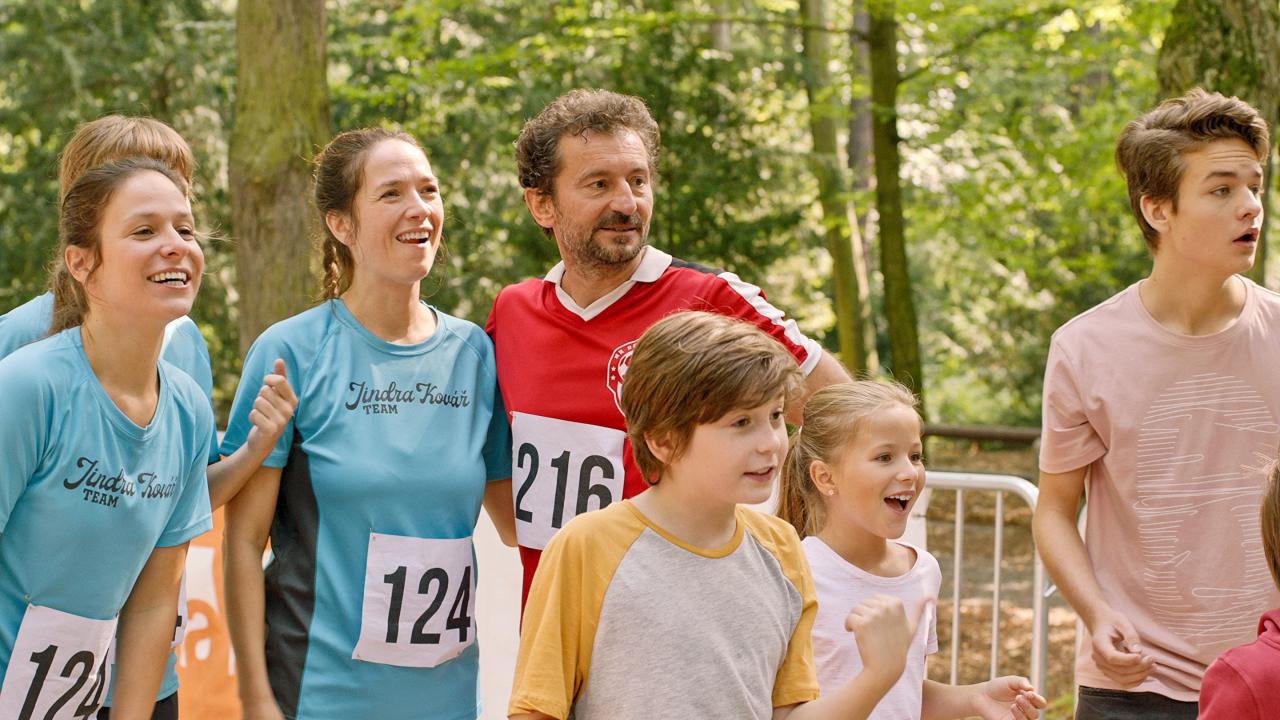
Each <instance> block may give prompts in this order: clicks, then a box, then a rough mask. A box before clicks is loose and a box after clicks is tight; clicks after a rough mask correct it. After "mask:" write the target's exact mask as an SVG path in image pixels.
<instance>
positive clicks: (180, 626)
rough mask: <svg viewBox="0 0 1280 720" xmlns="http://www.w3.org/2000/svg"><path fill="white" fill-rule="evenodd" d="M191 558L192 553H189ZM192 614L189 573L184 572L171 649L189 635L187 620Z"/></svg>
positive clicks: (179, 586)
mask: <svg viewBox="0 0 1280 720" xmlns="http://www.w3.org/2000/svg"><path fill="white" fill-rule="evenodd" d="M187 557H188V558H190V557H191V555H190V553H188V554H187ZM189 618H190V615H188V614H187V573H186V572H183V573H182V581H181V583H180V584H179V585H178V621H177V622H176V623H175V624H174V626H173V642H172V643H170V644H169V649H170V650H175V649H177V647H178V646H179V645H181V644H182V639H183V638H185V637H186V636H187V621H188V619H189Z"/></svg>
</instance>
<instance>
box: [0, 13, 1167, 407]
mask: <svg viewBox="0 0 1280 720" xmlns="http://www.w3.org/2000/svg"><path fill="white" fill-rule="evenodd" d="M1172 4H1173V1H1172V0H1137V1H1134V2H1119V1H1118V0H1086V1H1084V2H1071V3H1065V2H1058V3H1055V2H1050V1H1049V0H1022V1H1020V2H1015V1H1014V0H972V1H969V2H955V1H951V0H898V15H899V20H900V23H901V27H902V35H901V37H900V41H901V42H900V46H899V47H900V54H901V57H902V72H903V75H904V78H906V79H905V80H904V82H903V84H902V86H901V88H900V91H899V107H898V111H899V114H900V118H901V119H900V131H901V134H902V136H903V143H902V151H903V174H902V177H903V187H904V193H905V194H904V214H905V219H906V233H907V252H908V254H909V256H910V262H911V270H912V281H913V285H914V288H913V289H914V293H915V299H916V302H917V303H918V310H917V311H918V313H919V317H920V325H921V328H920V330H921V350H922V353H923V356H924V358H925V369H924V375H925V378H926V382H927V392H928V394H929V396H930V404H931V413H932V415H933V416H934V417H935V418H937V419H940V420H941V419H945V420H947V421H952V422H989V423H1001V424H1035V423H1036V421H1037V418H1038V413H1039V395H1040V376H1041V374H1042V371H1043V362H1044V354H1045V350H1046V348H1047V346H1048V340H1049V335H1050V334H1051V332H1052V331H1053V329H1054V328H1055V327H1057V326H1058V325H1060V324H1061V323H1062V322H1064V321H1065V320H1066V319H1068V318H1070V317H1071V316H1073V315H1075V314H1077V313H1079V312H1081V311H1083V310H1084V309H1086V308H1088V307H1090V306H1091V305H1093V304H1095V303H1097V302H1099V301H1101V300H1102V299H1104V298H1105V297H1107V296H1109V295H1111V294H1112V293H1114V292H1116V291H1118V290H1120V289H1121V288H1123V287H1124V286H1125V285H1126V284H1128V283H1130V282H1132V281H1134V280H1136V279H1137V278H1138V277H1140V276H1141V274H1142V273H1143V271H1144V270H1145V268H1146V267H1147V259H1146V256H1145V250H1144V248H1143V246H1142V241H1141V238H1140V236H1139V234H1138V232H1137V229H1136V227H1135V226H1134V223H1133V221H1132V219H1131V218H1130V216H1129V214H1128V208H1127V205H1126V202H1125V195H1124V190H1123V186H1122V183H1121V181H1120V178H1119V176H1118V174H1117V173H1116V171H1115V170H1114V167H1113V164H1112V159H1111V153H1112V146H1113V142H1114V139H1115V137H1116V135H1117V134H1118V132H1119V130H1120V128H1121V127H1122V125H1123V123H1124V122H1125V121H1127V120H1128V119H1129V118H1131V117H1133V116H1134V115H1136V114H1138V113H1139V112H1141V111H1143V110H1145V109H1146V108H1147V107H1149V106H1150V105H1151V104H1152V103H1153V102H1154V100H1155V99H1156V82H1155V55H1156V51H1157V48H1158V47H1159V44H1160V40H1161V36H1162V33H1163V32H1164V29H1165V28H1166V27H1168V25H1169V22H1170V8H1171V6H1172ZM328 6H329V49H328V55H329V84H330V92H331V107H332V113H333V127H335V128H336V129H348V128H353V127H359V126H364V125H371V124H392V125H399V126H402V127H403V128H404V129H406V130H408V131H409V132H411V133H412V134H414V135H415V136H416V137H418V138H419V139H420V140H421V142H422V143H423V145H424V147H425V148H426V150H427V154H428V156H429V157H430V159H431V161H432V164H433V166H434V168H435V170H436V172H437V174H439V175H440V176H441V178H442V181H443V185H444V198H445V207H446V213H447V216H448V217H447V221H446V238H447V240H446V243H447V247H448V250H449V253H450V257H449V258H448V259H447V260H446V261H445V262H442V263H439V264H438V265H437V268H438V269H437V271H436V272H435V273H433V277H432V278H430V279H429V280H428V281H427V286H428V289H429V290H431V292H432V293H433V294H432V302H434V303H436V304H438V305H440V306H441V307H442V308H444V309H446V310H449V311H452V312H456V313H458V314H460V315H462V316H464V317H468V318H470V319H473V320H476V321H483V319H484V317H485V315H486V313H487V312H488V308H489V303H490V302H491V300H492V298H493V296H494V294H495V293H496V292H497V290H498V289H499V288H500V287H501V286H502V285H503V284H506V283H508V282H513V281H516V280H519V279H522V278H524V277H528V276H531V275H538V274H541V273H543V272H545V271H546V270H547V269H549V268H550V267H551V266H552V265H553V264H554V263H555V262H556V259H557V258H556V251H555V247H554V245H553V244H552V243H551V241H549V240H548V239H546V238H545V237H544V236H543V234H542V233H541V231H540V230H539V229H538V228H537V227H536V226H535V225H534V224H533V222H532V220H531V219H530V218H529V217H528V213H527V212H526V210H525V208H524V205H523V202H522V199H521V194H520V188H519V187H518V185H517V182H516V178H515V170H514V160H513V159H512V143H513V142H514V140H515V138H516V135H517V134H518V132H519V130H520V127H521V124H522V123H523V121H524V120H525V118H527V117H529V116H531V115H533V114H534V113H535V112H537V111H538V110H539V109H540V108H541V107H543V106H544V105H545V104H546V103H547V102H548V101H550V100H551V99H552V98H554V97H555V96H557V95H559V94H560V93H562V92H564V91H566V90H568V89H571V88H575V87H584V86H597V87H607V88H610V89H614V90H619V91H622V92H628V93H633V94H637V95H639V96H641V97H643V98H645V100H646V101H647V102H648V103H649V105H650V107H651V108H652V110H653V112H654V114H655V116H656V117H657V119H658V122H659V124H660V126H661V128H662V131H663V145H664V151H663V156H662V158H661V161H660V167H659V171H660V182H659V186H658V188H657V193H658V195H657V205H656V211H655V217H654V222H653V242H654V244H655V245H657V246H659V247H662V248H663V249H666V250H669V251H671V252H673V253H675V254H677V255H680V256H683V257H686V258H688V259H691V260H695V261H700V262H703V263H706V264H710V265H716V266H721V267H727V268H731V269H733V270H735V271H737V272H738V273H739V274H741V275H743V276H744V277H745V278H747V279H750V280H753V281H756V282H759V283H760V284H762V285H764V286H765V287H766V288H767V289H768V290H769V291H770V296H771V298H773V299H774V300H775V301H777V302H778V304H779V305H780V306H782V307H785V308H787V309H788V310H790V311H792V313H793V314H795V315H797V316H798V317H799V318H800V320H801V323H802V326H803V327H804V328H805V330H806V331H808V332H811V333H813V334H814V335H815V336H816V337H819V338H821V339H824V340H827V339H828V335H832V336H833V335H834V333H833V331H832V327H833V325H834V317H833V315H832V313H831V310H830V300H829V298H830V296H831V285H830V280H829V275H830V267H831V265H830V259H829V257H828V256H827V253H826V250H825V249H824V248H823V246H822V242H821V231H822V228H821V223H820V218H821V213H820V211H819V209H818V203H817V196H818V192H817V183H816V180H815V179H814V178H813V176H812V171H811V166H810V164H809V162H808V153H809V152H810V135H809V132H808V125H807V117H806V115H805V113H806V110H807V103H806V101H805V97H804V88H803V84H802V82H801V77H802V76H801V72H802V69H803V68H802V65H801V62H802V52H801V42H800V40H801V33H800V30H799V24H800V21H799V12H798V6H797V3H796V2H795V1H794V0H768V1H767V2H766V1H764V0H687V1H683V2H677V1H676V0H642V1H641V2H621V1H620V0H592V1H590V2H588V1H587V0H562V1H560V2H556V3H527V2H516V1H515V0H475V1H471V0H434V1H430V2H427V1H411V0H366V1H363V2H356V1H355V0H339V1H337V2H331V3H329V5H328ZM831 7H832V13H833V17H832V18H831V19H830V21H829V22H830V25H831V27H832V29H833V30H835V31H837V32H835V34H834V35H833V37H832V51H833V56H832V62H831V71H832V78H833V83H834V85H835V86H836V87H838V88H841V89H842V92H843V93H844V97H842V98H841V99H840V105H841V106H842V107H848V106H849V101H850V100H851V99H852V97H851V96H852V95H853V94H855V93H857V94H858V95H860V96H865V94H866V93H867V88H868V85H867V81H866V78H864V77H851V75H850V73H849V69H848V63H849V60H850V53H851V46H850V39H849V36H848V33H847V32H846V31H845V29H846V28H848V27H849V26H850V25H851V22H852V18H851V12H852V10H851V7H852V4H850V3H831ZM233 17H234V12H233V8H232V7H231V3H230V1H229V0H220V1H219V2H214V3H209V2H203V1H201V0H175V1H173V2H165V3H160V2H152V1H149V0H114V1H112V2H107V1H105V0H79V1H78V2H65V1H63V0H26V1H24V2H16V1H14V0H0V311H4V310H7V309H8V308H10V307H12V306H14V305H17V304H19V303H21V302H23V301H25V300H26V299H27V298H29V297H31V296H32V295H34V294H36V293H37V292H39V291H40V290H41V288H42V285H43V273H44V271H43V265H44V263H45V261H46V258H47V255H48V252H49V248H50V247H52V244H53V240H54V237H55V235H56V207H55V204H56V196H57V191H56V178H55V175H56V160H57V154H58V152H59V151H60V150H61V148H62V146H63V144H64V143H65V141H66V139H67V138H68V137H70V135H71V133H72V132H74V129H75V127H76V125H78V124H79V123H81V122H84V121H86V120H90V119H93V118H95V117H98V116H100V115H102V114H104V113H107V112H122V113H129V114H150V115H153V116H155V117H158V118H160V119H162V120H165V121H166V122H169V123H171V124H173V125H174V126H175V127H176V128H177V129H178V130H179V132H181V133H182V134H183V135H184V136H185V137H186V138H188V140H190V141H191V143H192V145H193V148H194V150H195V152H196V155H197V158H198V160H199V161H200V168H199V177H198V178H197V184H196V195H197V198H198V207H197V215H198V218H199V220H200V221H201V224H202V225H204V226H206V227H214V228H217V227H225V226H226V224H227V217H228V205H229V203H228V200H227V197H228V196H227V192H228V189H227V187H226V180H225V178H226V150H227V148H226V138H227V136H228V134H229V132H228V131H229V127H230V123H231V121H232V118H231V107H232V98H233V93H234V86H233V85H234V83H233V80H234V68H233V64H234V47H233V43H234V27H233ZM718 20H719V21H728V22H729V28H730V33H729V37H730V44H729V47H728V49H723V48H721V49H716V48H715V47H714V46H713V43H712V39H711V38H712V25H713V23H714V22H716V21H718ZM846 119H847V118H841V122H842V125H841V126H842V127H843V122H844V120H846ZM855 200H856V201H857V205H858V207H859V208H863V209H867V208H871V207H873V203H872V196H871V195H870V193H866V192H864V193H860V194H859V195H858V196H857V197H855ZM870 241H871V243H872V245H871V257H870V258H868V264H869V266H870V267H871V268H873V269H874V268H876V267H877V265H876V263H877V257H876V254H875V253H876V247H875V238H874V237H872V238H870ZM233 251H234V244H233V243H228V242H213V243H211V244H209V245H208V246H207V248H206V255H207V257H208V264H209V267H210V272H209V274H208V276H207V277H206V278H205V285H204V288H203V291H202V293H201V299H200V301H199V302H198V303H197V308H196V311H195V316H196V319H197V320H198V321H199V322H200V324H201V328H202V330H203V332H204V333H205V337H206V339H207V340H208V341H209V343H210V350H211V352H212V354H213V358H214V364H215V369H216V372H217V375H218V378H217V383H218V393H219V394H218V399H219V402H220V404H224V403H225V402H226V400H227V399H228V394H229V392H230V391H231V390H232V389H233V388H234V383H235V381H236V376H237V373H238V370H239V359H238V357H237V355H238V353H237V348H238V338H237V337H236V331H235V316H234V315H235V312H236V304H237V295H236V293H235V285H234V280H235V278H234V267H233V265H234V263H233V262H232V255H231V253H232V252H233ZM870 279H871V287H872V292H873V302H874V303H875V307H876V308H877V313H880V312H881V310H880V309H881V308H882V307H883V306H882V305H881V304H880V303H881V299H880V298H879V297H876V295H878V294H879V293H880V292H881V289H880V288H881V287H882V286H881V284H880V282H881V281H880V279H879V277H878V273H875V272H873V273H872V274H871V278H870ZM878 325H879V345H880V350H881V352H884V350H885V349H886V347H885V341H886V334H885V328H884V325H883V320H882V319H879V320H878ZM829 340H830V341H831V342H832V343H834V337H830V338H829Z"/></svg>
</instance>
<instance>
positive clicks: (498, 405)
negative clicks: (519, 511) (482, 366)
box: [483, 382, 511, 481]
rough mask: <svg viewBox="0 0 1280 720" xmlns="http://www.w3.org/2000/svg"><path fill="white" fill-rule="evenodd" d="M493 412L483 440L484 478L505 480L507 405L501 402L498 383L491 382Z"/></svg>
mask: <svg viewBox="0 0 1280 720" xmlns="http://www.w3.org/2000/svg"><path fill="white" fill-rule="evenodd" d="M491 392H492V393H493V412H492V414H491V415H490V416H489V432H488V435H487V436H486V437H485V441H484V451H483V453H484V467H485V479H486V480H490V481H493V480H506V479H507V478H509V477H511V423H510V422H509V421H508V420H507V407H506V405H505V404H503V402H502V393H501V392H499V391H498V383H497V382H494V383H493V388H492V390H491Z"/></svg>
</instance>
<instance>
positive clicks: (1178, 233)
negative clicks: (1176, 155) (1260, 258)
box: [1156, 138, 1262, 276]
mask: <svg viewBox="0 0 1280 720" xmlns="http://www.w3.org/2000/svg"><path fill="white" fill-rule="evenodd" d="M1182 157H1183V162H1184V163H1185V168H1184V170H1183V174H1182V181H1181V183H1180V184H1179V185H1178V208H1177V210H1174V209H1173V207H1172V203H1162V204H1161V205H1162V206H1163V208H1164V211H1165V215H1164V217H1165V225H1164V227H1159V226H1156V229H1157V230H1159V231H1160V247H1159V248H1158V249H1157V251H1156V256H1157V257H1161V258H1162V259H1163V260H1166V261H1168V260H1172V261H1174V262H1176V263H1178V264H1179V265H1184V264H1185V265H1186V266H1187V267H1188V268H1189V269H1195V270H1209V271H1217V273H1218V274H1222V275H1225V276H1229V275H1232V274H1235V273H1241V272H1244V271H1246V270H1248V269H1249V267H1250V266H1252V265H1253V257H1254V252H1255V251H1256V249H1257V245H1258V232H1259V230H1260V229H1261V227H1262V203H1261V200H1260V197H1261V192H1262V165H1261V164H1260V163H1259V162H1258V157H1257V155H1255V154H1254V152H1253V148H1252V147H1250V146H1249V144H1248V143H1246V142H1245V141H1243V140H1239V139H1235V138H1232V139H1224V140H1215V141H1213V142H1211V143H1209V144H1208V145H1205V146H1204V147H1202V148H1200V149H1198V150H1195V151H1193V152H1189V153H1186V154H1184V155H1183V156H1182Z"/></svg>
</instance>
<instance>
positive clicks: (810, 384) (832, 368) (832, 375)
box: [786, 350, 853, 425]
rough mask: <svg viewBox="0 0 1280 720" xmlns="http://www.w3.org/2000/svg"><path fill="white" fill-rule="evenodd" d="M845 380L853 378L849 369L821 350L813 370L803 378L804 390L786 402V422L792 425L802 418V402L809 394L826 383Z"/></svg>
mask: <svg viewBox="0 0 1280 720" xmlns="http://www.w3.org/2000/svg"><path fill="white" fill-rule="evenodd" d="M847 382H853V378H851V377H849V371H847V370H845V369H844V365H841V364H840V361H839V360H837V359H836V358H835V356H834V355H832V354H831V353H829V352H827V351H826V350H823V351H822V356H821V357H819V358H818V364H817V365H814V366H813V370H810V371H809V374H808V376H806V377H805V379H804V390H803V391H802V392H801V393H800V397H797V398H795V399H794V400H792V401H791V402H789V403H787V407H786V418H787V422H789V423H791V424H792V425H799V424H800V421H801V420H803V419H804V415H803V413H804V404H805V403H806V402H808V400H809V396H810V395H812V394H814V393H816V392H818V391H819V390H821V389H822V388H824V387H826V386H828V385H835V384H836V383H847Z"/></svg>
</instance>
